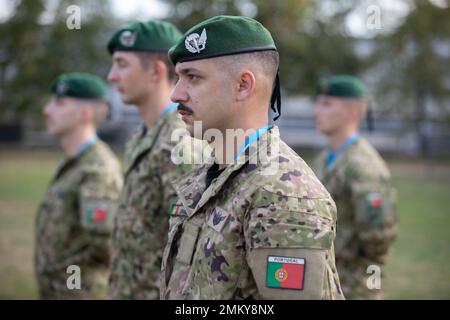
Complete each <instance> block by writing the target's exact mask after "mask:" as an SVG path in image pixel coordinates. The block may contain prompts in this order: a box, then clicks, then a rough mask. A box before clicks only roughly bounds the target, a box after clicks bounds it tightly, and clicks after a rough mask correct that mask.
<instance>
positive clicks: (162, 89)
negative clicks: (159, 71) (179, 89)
mask: <svg viewBox="0 0 450 320" xmlns="http://www.w3.org/2000/svg"><path fill="white" fill-rule="evenodd" d="M172 89H173V86H172V85H171V84H169V83H168V82H167V81H166V82H161V83H159V84H157V85H156V86H154V87H153V89H152V90H151V91H149V93H148V94H147V95H146V96H145V97H143V99H142V100H141V101H140V102H139V103H137V104H136V105H137V107H138V109H139V113H140V115H141V117H142V118H143V119H144V123H145V126H146V127H147V128H150V127H152V126H154V125H155V123H156V122H158V120H159V119H161V114H162V112H163V111H164V108H165V107H167V106H168V105H169V104H170V103H171V102H172V101H171V100H170V98H169V97H170V93H171V92H172Z"/></svg>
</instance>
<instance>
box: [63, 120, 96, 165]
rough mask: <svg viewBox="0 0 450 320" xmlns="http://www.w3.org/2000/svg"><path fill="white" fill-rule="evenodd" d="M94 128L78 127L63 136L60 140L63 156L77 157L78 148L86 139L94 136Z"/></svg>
mask: <svg viewBox="0 0 450 320" xmlns="http://www.w3.org/2000/svg"><path fill="white" fill-rule="evenodd" d="M95 133H96V132H95V127H94V126H93V125H87V126H80V127H79V128H76V129H74V130H72V131H71V132H69V133H67V134H65V135H64V136H62V137H61V138H60V144H61V147H62V149H63V151H64V154H65V155H66V156H67V157H68V158H73V157H75V156H76V155H77V153H78V150H80V147H81V146H82V145H83V143H85V142H86V141H87V140H88V139H90V138H92V137H93V136H94V135H95Z"/></svg>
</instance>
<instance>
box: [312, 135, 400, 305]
mask: <svg viewBox="0 0 450 320" xmlns="http://www.w3.org/2000/svg"><path fill="white" fill-rule="evenodd" d="M326 155H327V152H326V151H324V152H323V153H321V154H320V155H319V157H318V158H317V160H316V164H315V167H316V173H317V176H318V177H319V179H321V181H322V182H323V184H324V185H325V187H326V188H327V189H328V191H329V192H330V193H331V195H332V197H333V199H334V201H335V202H336V206H337V210H338V228H337V234H336V241H335V248H336V265H337V268H338V272H339V276H340V279H341V284H342V289H343V291H344V294H345V296H346V297H347V298H348V299H358V298H362V299H363V298H369V299H376V298H382V292H381V290H378V289H369V288H368V286H367V280H368V279H369V276H370V275H371V274H372V271H370V269H369V270H368V269H367V268H368V267H369V266H370V265H375V266H377V268H378V267H379V268H381V266H382V265H383V264H384V263H385V259H386V255H387V253H388V249H389V246H390V245H391V243H392V241H393V239H394V237H395V235H396V233H397V218H396V214H395V193H394V190H393V188H392V187H391V184H390V173H389V169H388V168H387V166H386V164H385V162H384V161H383V159H382V158H381V157H380V155H379V154H378V152H377V151H376V150H375V149H374V148H373V147H372V146H371V145H370V144H369V143H368V142H367V140H365V139H364V138H359V140H358V141H356V142H355V143H354V144H352V145H350V146H349V147H348V148H347V150H346V151H344V152H343V153H342V154H341V155H340V156H339V157H338V158H337V159H336V160H335V162H334V163H333V164H332V165H331V167H330V168H327V166H326ZM371 268H372V267H371ZM380 270H381V269H380Z"/></svg>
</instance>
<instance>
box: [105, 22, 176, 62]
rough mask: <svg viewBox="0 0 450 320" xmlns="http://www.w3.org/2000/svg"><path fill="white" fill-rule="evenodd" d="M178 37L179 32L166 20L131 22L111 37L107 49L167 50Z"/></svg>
mask: <svg viewBox="0 0 450 320" xmlns="http://www.w3.org/2000/svg"><path fill="white" fill-rule="evenodd" d="M180 37H181V32H180V31H178V29H177V28H176V27H175V26H174V25H173V24H171V23H169V22H166V21H148V22H132V23H130V24H127V25H125V26H123V27H122V28H120V29H119V30H118V31H117V32H116V33H115V34H114V35H113V36H112V37H111V39H110V40H109V42H108V51H109V53H110V54H113V52H114V51H116V50H117V51H154V52H167V51H168V50H169V49H170V47H171V46H173V45H174V44H175V43H176V42H177V41H178V40H179V39H180Z"/></svg>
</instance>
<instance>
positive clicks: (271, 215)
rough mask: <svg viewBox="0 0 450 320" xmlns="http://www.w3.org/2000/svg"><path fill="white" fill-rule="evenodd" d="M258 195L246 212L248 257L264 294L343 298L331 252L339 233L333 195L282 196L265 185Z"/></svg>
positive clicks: (280, 297)
mask: <svg viewBox="0 0 450 320" xmlns="http://www.w3.org/2000/svg"><path fill="white" fill-rule="evenodd" d="M257 198H258V200H257V201H256V203H255V206H254V207H253V208H252V209H251V210H250V212H248V214H247V215H246V220H245V222H244V232H245V239H246V247H247V256H246V259H247V262H248V265H249V266H250V268H251V272H252V274H253V276H254V278H255V281H256V284H257V287H258V291H259V293H260V295H261V298H262V299H333V298H336V297H337V296H339V295H334V294H333V293H332V292H333V291H334V290H335V283H336V281H335V279H334V278H333V275H336V272H335V270H332V269H333V268H334V255H333V254H332V250H330V249H331V248H332V241H333V239H334V235H335V224H334V220H333V215H335V210H336V209H335V205H334V202H333V201H331V202H330V198H317V199H307V198H302V199H300V198H298V197H295V196H294V197H292V196H282V195H281V194H280V193H275V192H268V191H266V190H263V189H260V190H259V192H258V196H257ZM330 253H331V256H330ZM330 259H332V260H333V261H332V262H331V263H330ZM277 261H278V262H281V263H277ZM283 261H284V262H286V263H282V262H283ZM291 262H292V263H291ZM336 276H337V275H336ZM287 279H289V281H287ZM285 280H286V281H285ZM336 280H337V279H336ZM289 282H290V283H289ZM337 282H338V280H337Z"/></svg>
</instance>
